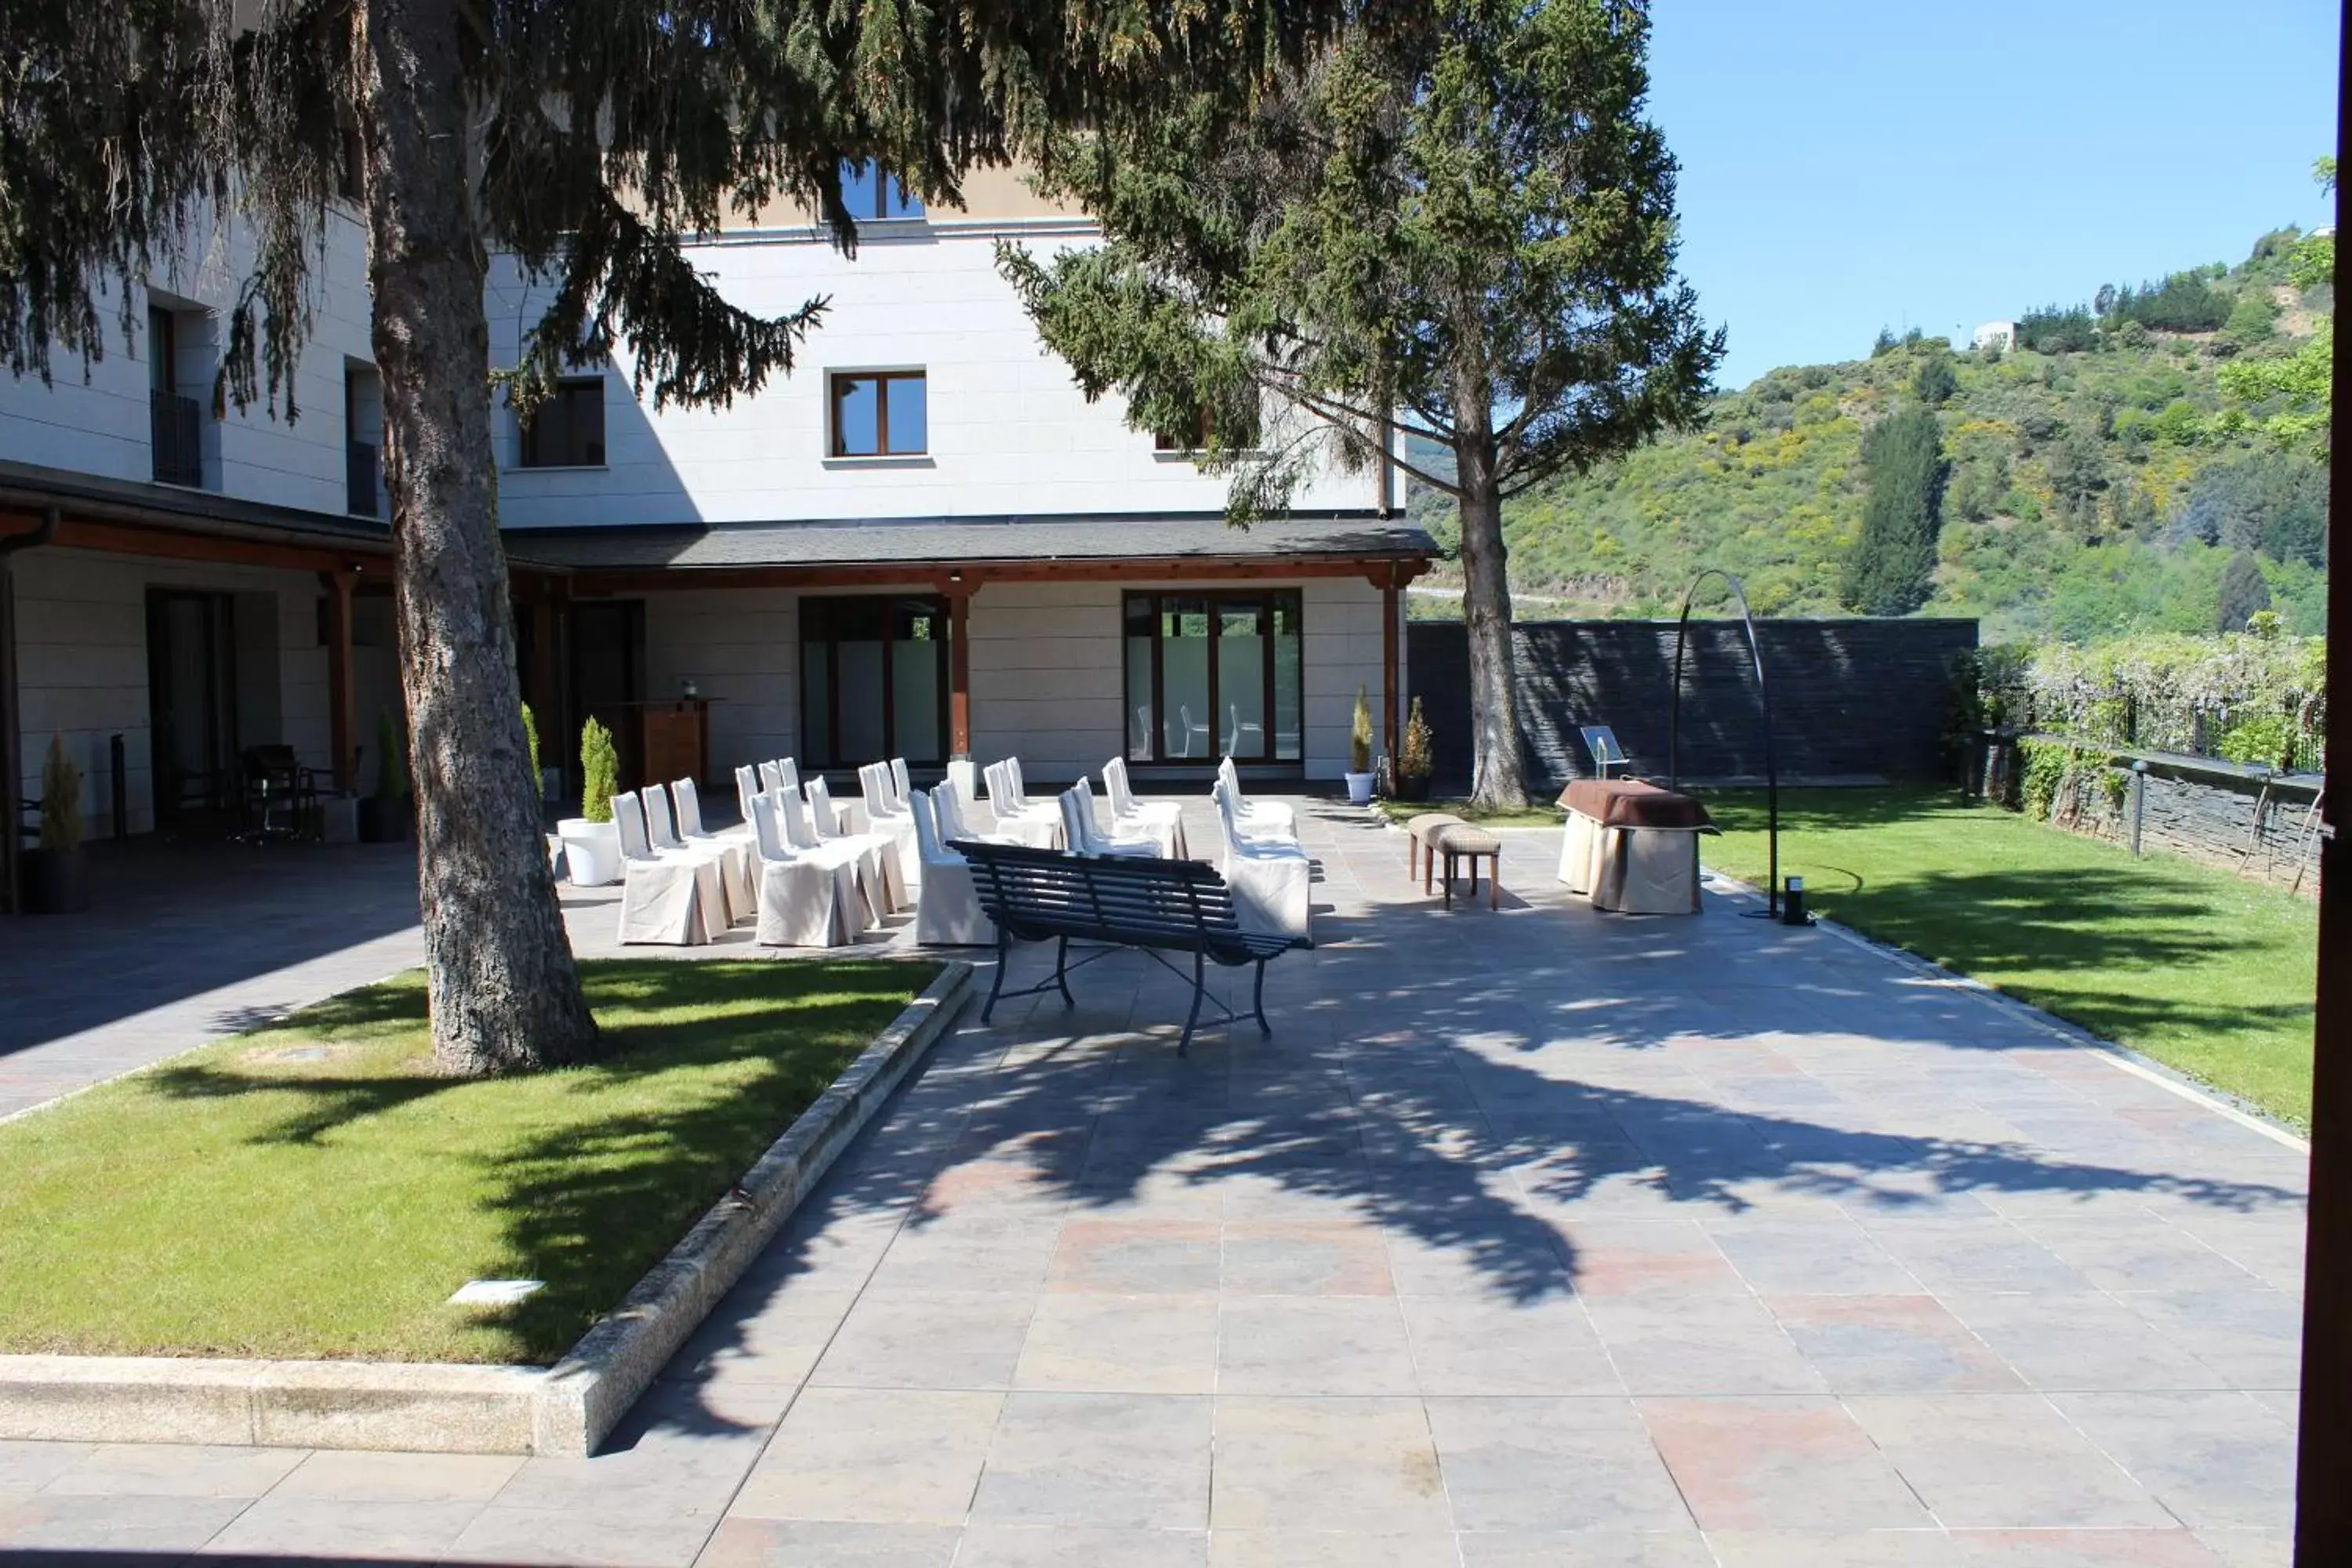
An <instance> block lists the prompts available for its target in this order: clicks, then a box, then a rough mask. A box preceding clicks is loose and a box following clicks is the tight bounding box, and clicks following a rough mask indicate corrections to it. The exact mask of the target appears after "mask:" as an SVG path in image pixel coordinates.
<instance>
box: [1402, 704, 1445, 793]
mask: <svg viewBox="0 0 2352 1568" xmlns="http://www.w3.org/2000/svg"><path fill="white" fill-rule="evenodd" d="M1436 770H1437V738H1436V737H1435V736H1434V735H1432V734H1431V733H1430V732H1429V721H1428V720H1427V719H1424V718H1423V717H1422V713H1421V699H1420V698H1418V697H1416V698H1414V699H1413V700H1412V713H1411V714H1410V715H1409V716H1408V717H1407V718H1406V720H1405V721H1404V743H1403V744H1402V746H1401V747H1399V748H1398V751H1397V768H1396V795H1397V798H1398V799H1399V800H1427V799H1428V798H1429V775H1430V774H1431V773H1434V772H1435V771H1436Z"/></svg>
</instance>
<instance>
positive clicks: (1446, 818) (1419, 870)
mask: <svg viewBox="0 0 2352 1568" xmlns="http://www.w3.org/2000/svg"><path fill="white" fill-rule="evenodd" d="M1459 826H1462V819H1461V818H1460V817H1458V816H1454V814H1453V813H1452V812H1450V811H1424V812H1423V813H1421V814H1420V815H1419V816H1414V817H1412V818H1411V819H1410V820H1409V821H1407V822H1406V823H1405V825H1404V833H1405V845H1404V874H1405V875H1406V876H1408V877H1419V878H1421V879H1422V880H1421V890H1422V891H1423V892H1424V893H1426V892H1428V891H1429V890H1430V886H1429V876H1428V872H1427V870H1426V869H1424V862H1425V861H1426V860H1427V858H1428V853H1429V836H1430V835H1431V834H1433V833H1434V832H1436V831H1437V830H1438V829H1439V828H1441V827H1459Z"/></svg>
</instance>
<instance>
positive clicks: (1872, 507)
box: [1839, 405, 1948, 616]
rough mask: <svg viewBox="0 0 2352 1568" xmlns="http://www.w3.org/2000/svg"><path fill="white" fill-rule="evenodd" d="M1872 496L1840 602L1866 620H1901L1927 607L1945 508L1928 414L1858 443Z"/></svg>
mask: <svg viewBox="0 0 2352 1568" xmlns="http://www.w3.org/2000/svg"><path fill="white" fill-rule="evenodd" d="M1862 458H1863V462H1864V464H1865V465H1866V466H1867V467H1868V468H1869V470H1870V498H1869V500H1866V501H1864V503H1863V510H1862V537H1861V538H1860V539H1859V540H1858V541H1856V542H1855V543H1854V548H1853V554H1852V555H1850V556H1848V557H1847V560H1846V567H1845V576H1844V579H1843V583H1842V584H1841V586H1840V594H1839V596H1840V597H1841V598H1843V600H1844V602H1845V605H1846V607H1847V608H1848V609H1852V610H1858V611H1860V612H1861V613H1862V614H1864V615H1866V616H1907V615H1909V614H1910V613H1911V612H1912V611H1914V610H1916V609H1917V608H1918V607H1919V606H1920V605H1924V604H1926V603H1927V595H1928V592H1929V590H1930V589H1931V587H1932V586H1933V577H1934V574H1935V570H1936V531H1937V526H1938V524H1939V521H1940V512H1941V509H1942V505H1943V491H1944V479H1945V475H1946V470H1947V467H1948V465H1947V464H1946V463H1945V460H1944V437H1943V431H1942V429H1941V428H1940V427H1939V426H1937V423H1936V416H1935V415H1934V414H1932V413H1930V412H1929V411H1928V410H1927V409H1925V408H1922V407H1918V406H1916V405H1914V406H1911V407H1907V408H1905V409H1903V410H1902V411H1901V412H1899V413H1896V414H1894V415H1890V416H1888V417H1887V418H1885V419H1884V420H1882V421H1880V422H1879V423H1878V424H1877V425H1876V426H1874V427H1873V428H1872V429H1871V431H1870V434H1868V435H1867V436H1865V437H1863V442H1862Z"/></svg>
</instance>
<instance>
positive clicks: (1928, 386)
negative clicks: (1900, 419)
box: [1911, 354, 1960, 408]
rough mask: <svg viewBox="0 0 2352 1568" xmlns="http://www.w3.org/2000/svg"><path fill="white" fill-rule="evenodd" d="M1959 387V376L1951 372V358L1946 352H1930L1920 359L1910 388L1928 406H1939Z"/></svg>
mask: <svg viewBox="0 0 2352 1568" xmlns="http://www.w3.org/2000/svg"><path fill="white" fill-rule="evenodd" d="M1959 389H1960V378H1959V377H1958V375H1957V374H1954V373H1953V370H1952V362H1951V359H1950V357H1949V356H1948V355H1946V354H1930V355H1928V356H1927V358H1926V359H1925V360H1922V361H1921V362H1920V363H1919V374H1917V375H1916V376H1914V377H1913V378H1912V381H1911V390H1912V391H1914V392H1916V393H1917V394H1918V395H1919V401H1920V402H1922V403H1924V404H1926V405H1927V406H1928V407H1930V408H1941V407H1942V406H1943V405H1945V404H1946V403H1947V402H1948V401H1949V400H1950V398H1951V395H1952V394H1954V393H1955V392H1958V390H1959Z"/></svg>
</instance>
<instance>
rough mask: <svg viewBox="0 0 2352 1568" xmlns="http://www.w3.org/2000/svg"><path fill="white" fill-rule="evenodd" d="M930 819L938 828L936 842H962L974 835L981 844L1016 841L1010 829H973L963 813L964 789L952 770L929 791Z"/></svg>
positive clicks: (1016, 842) (1018, 841) (943, 844)
mask: <svg viewBox="0 0 2352 1568" xmlns="http://www.w3.org/2000/svg"><path fill="white" fill-rule="evenodd" d="M931 820H932V823H933V825H934V826H937V827H938V829H939V837H940V844H941V845H942V846H945V845H949V844H962V843H965V842H967V841H969V840H972V839H978V840H979V841H980V842H981V843H982V844H1018V843H1020V842H1021V840H1020V839H1018V838H1016V837H1013V835H1012V834H1010V833H980V832H976V831H974V830H973V828H972V826H971V822H970V820H969V819H968V818H967V817H966V816H964V793H963V788H962V786H961V785H960V784H957V783H956V782H955V778H954V776H953V775H952V774H950V776H949V777H947V778H944V779H941V780H940V787H939V788H937V789H935V790H933V791H931Z"/></svg>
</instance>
